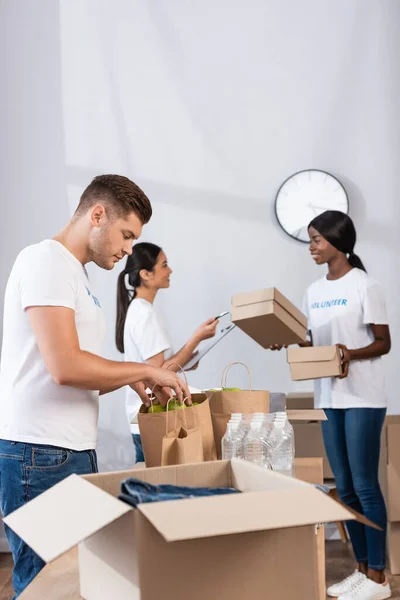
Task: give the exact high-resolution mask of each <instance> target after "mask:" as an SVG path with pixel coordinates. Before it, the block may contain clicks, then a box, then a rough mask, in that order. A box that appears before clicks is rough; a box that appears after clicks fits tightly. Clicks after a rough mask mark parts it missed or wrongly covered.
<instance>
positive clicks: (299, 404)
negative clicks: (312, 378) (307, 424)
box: [286, 392, 314, 410]
mask: <svg viewBox="0 0 400 600" xmlns="http://www.w3.org/2000/svg"><path fill="white" fill-rule="evenodd" d="M286 408H287V409H289V410H291V409H301V410H304V409H309V410H312V409H313V408H314V392H289V393H288V394H286Z"/></svg>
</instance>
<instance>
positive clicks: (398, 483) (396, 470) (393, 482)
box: [386, 421, 400, 522]
mask: <svg viewBox="0 0 400 600" xmlns="http://www.w3.org/2000/svg"><path fill="white" fill-rule="evenodd" d="M386 444H387V454H386V468H387V512H388V519H389V521H392V522H399V521H400V423H397V424H394V423H390V421H389V422H387V425H386Z"/></svg>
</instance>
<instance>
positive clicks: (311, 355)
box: [287, 346, 338, 364]
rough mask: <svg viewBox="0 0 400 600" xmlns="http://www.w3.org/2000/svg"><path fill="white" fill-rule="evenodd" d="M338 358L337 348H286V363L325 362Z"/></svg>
mask: <svg viewBox="0 0 400 600" xmlns="http://www.w3.org/2000/svg"><path fill="white" fill-rule="evenodd" d="M337 356H338V348H337V346H310V347H309V348H288V349H287V361H288V363H289V364H290V363H308V362H326V361H330V360H334V359H335V358H336V357H337Z"/></svg>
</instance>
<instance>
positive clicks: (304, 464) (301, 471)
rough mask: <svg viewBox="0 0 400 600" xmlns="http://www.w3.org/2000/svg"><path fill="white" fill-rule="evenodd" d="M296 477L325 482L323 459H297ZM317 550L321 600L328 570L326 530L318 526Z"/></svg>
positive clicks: (310, 481)
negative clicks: (326, 564) (326, 563)
mask: <svg viewBox="0 0 400 600" xmlns="http://www.w3.org/2000/svg"><path fill="white" fill-rule="evenodd" d="M294 470H295V477H296V478H297V479H301V480H302V481H307V483H319V484H322V483H323V481H324V475H323V464H322V458H295V461H294ZM315 542H316V549H317V572H318V590H319V598H320V600H325V599H326V569H325V528H324V526H323V525H317V526H316V528H315Z"/></svg>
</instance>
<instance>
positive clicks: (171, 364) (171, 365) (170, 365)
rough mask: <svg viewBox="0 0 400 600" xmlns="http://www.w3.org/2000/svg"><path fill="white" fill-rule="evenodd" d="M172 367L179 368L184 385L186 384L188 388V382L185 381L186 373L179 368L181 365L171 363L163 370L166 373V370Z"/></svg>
mask: <svg viewBox="0 0 400 600" xmlns="http://www.w3.org/2000/svg"><path fill="white" fill-rule="evenodd" d="M173 366H174V367H179V371H181V373H182V375H183V378H184V380H185V383H186V385H187V386H189V384H188V380H187V377H186V373H185V371H184V370H183V367H181V365H180V364H179V363H177V362H172V363H169V365H168V367H167V368H166V369H165V370H166V371H168V369H169V368H170V367H173Z"/></svg>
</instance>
